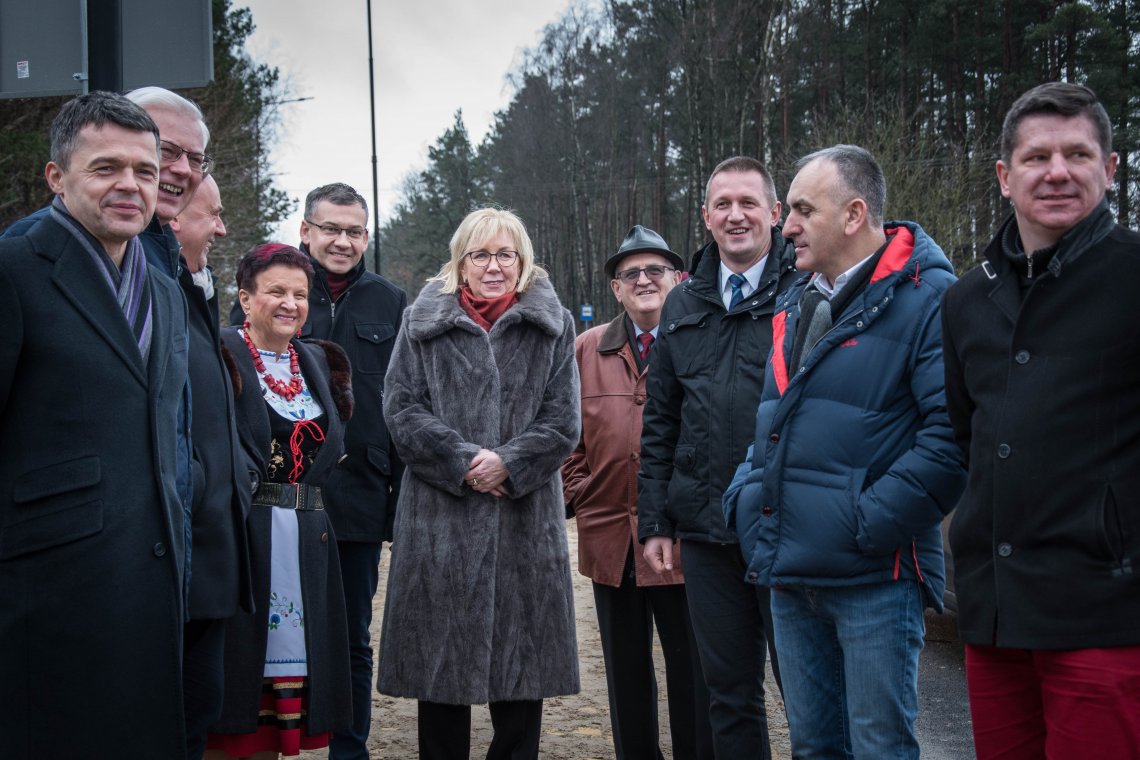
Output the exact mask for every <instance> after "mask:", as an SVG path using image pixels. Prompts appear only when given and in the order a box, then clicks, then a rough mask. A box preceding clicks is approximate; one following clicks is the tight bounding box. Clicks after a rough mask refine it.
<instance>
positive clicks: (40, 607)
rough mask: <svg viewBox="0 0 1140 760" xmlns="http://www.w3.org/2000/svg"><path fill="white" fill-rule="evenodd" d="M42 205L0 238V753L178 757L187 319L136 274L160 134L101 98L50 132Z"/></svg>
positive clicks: (156, 285) (161, 289) (143, 117)
mask: <svg viewBox="0 0 1140 760" xmlns="http://www.w3.org/2000/svg"><path fill="white" fill-rule="evenodd" d="M51 156H52V160H51V161H50V162H49V163H48V165H47V168H46V169H45V175H46V178H47V181H48V184H49V186H50V187H51V188H52V190H53V191H54V192H55V193H56V199H55V201H54V202H53V204H52V207H51V209H50V211H49V213H48V214H47V215H46V216H45V218H43V219H42V220H40V221H39V222H38V223H36V224H35V225H33V226H32V227H31V228H30V229H29V230H28V231H27V233H26V235H24V236H23V237H18V238H14V239H9V240H4V241H0V320H2V321H3V324H4V326H5V327H4V331H3V337H0V454H2V455H0V478H2V479H3V482H4V483H5V484H6V487H5V488H4V489H3V491H2V493H0V641H2V642H3V646H0V684H3V686H2V687H0V756H2V757H13V758H55V757H130V758H140V759H141V758H157V757H163V758H173V757H179V756H181V755H182V754H183V753H184V752H185V738H184V734H183V716H182V701H181V675H180V665H181V654H182V653H181V647H180V644H181V635H182V611H183V596H182V583H183V563H184V559H185V557H184V535H185V530H186V525H185V516H184V513H183V508H182V505H181V503H180V499H179V494H178V492H177V489H176V486H175V476H176V469H177V465H176V458H177V450H176V446H177V444H176V441H177V438H176V427H177V420H178V411H179V403H180V399H181V393H182V390H183V386H184V384H185V379H186V372H187V369H186V362H187V341H186V313H185V306H184V305H183V302H182V300H181V297H180V295H179V294H178V291H177V288H176V287H175V286H174V284H173V283H171V282H170V280H169V279H168V278H165V277H161V276H159V275H157V274H156V273H154V272H152V271H150V269H149V268H148V263H147V260H146V256H145V254H144V252H143V251H142V246H141V243H140V242H139V239H138V234H139V233H140V232H141V231H142V230H143V228H144V227H145V226H146V224H147V222H148V221H149V220H150V218H151V217H152V216H153V214H154V209H155V204H156V198H157V195H158V185H159V158H158V129H157V127H156V126H155V124H154V122H153V121H152V120H151V118H150V117H149V116H147V114H146V112H145V111H143V110H142V109H140V108H139V107H138V106H136V105H134V104H133V103H131V102H130V101H128V100H126V99H124V98H122V97H121V96H118V95H112V94H110V93H101V92H97V93H92V94H90V95H84V96H81V97H79V98H76V99H74V100H72V101H70V102H68V103H67V104H65V105H64V107H63V108H62V109H61V111H60V114H59V115H58V116H57V117H56V120H55V122H54V123H53V125H52V148H51Z"/></svg>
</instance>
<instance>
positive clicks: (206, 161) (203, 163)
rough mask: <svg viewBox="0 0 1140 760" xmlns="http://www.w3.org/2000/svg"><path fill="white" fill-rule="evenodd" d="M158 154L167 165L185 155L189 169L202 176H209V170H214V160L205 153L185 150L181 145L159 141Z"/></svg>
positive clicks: (168, 141)
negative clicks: (196, 171)
mask: <svg viewBox="0 0 1140 760" xmlns="http://www.w3.org/2000/svg"><path fill="white" fill-rule="evenodd" d="M158 152H159V154H160V155H161V156H162V160H163V161H167V162H169V163H174V162H175V161H177V160H178V159H180V158H182V155H183V154H185V155H186V159H187V161H188V162H189V163H190V168H191V169H197V170H198V171H199V172H201V173H202V174H203V175H206V174H209V173H210V170H211V169H213V168H214V159H212V158H210V157H209V156H207V155H206V154H205V153H198V152H197V151H193V150H186V149H185V148H183V147H182V146H181V145H178V144H176V143H172V142H170V140H159V141H158Z"/></svg>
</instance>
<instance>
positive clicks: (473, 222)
mask: <svg viewBox="0 0 1140 760" xmlns="http://www.w3.org/2000/svg"><path fill="white" fill-rule="evenodd" d="M500 234H507V235H509V236H510V237H511V240H513V241H514V243H515V248H516V250H518V252H519V260H518V268H519V281H518V284H517V285H516V286H515V292H516V293H525V292H526V291H527V290H528V289H529V288H530V286H531V285H533V284H534V279H535V278H536V277H546V276H547V274H546V270H544V269H543V268H542V267H540V266H538V265H537V264H535V263H534V246H533V245H532V244H531V242H530V235H528V234H527V233H526V227H525V226H523V223H522V220H521V219H519V218H518V217H517V216H515V214H514V213H513V212H511V211H508V210H506V209H499V208H481V209H478V210H476V211H472V212H471V213H470V214H468V215H467V216H466V217H464V219H463V221H462V222H460V223H459V227H458V228H457V229H456V230H455V234H454V235H452V236H451V244H450V246H449V247H450V249H451V260H450V261H448V262H447V263H446V264H444V265H443V266H442V267H440V270H439V272H437V273H436V274H435V276H434V277H429V278H428V282H442V283H443V287H442V288H441V289H440V290H441V291H442V292H444V293H455V292H457V291H458V290H459V287H460V286H461V285H462V284H463V282H462V274H461V272H460V270H461V269H462V268H463V267H462V263H463V257H464V256H466V255H467V254H468V253H470V252H471V251H472V250H473V248H474V247H476V246H478V245H480V244H482V243H486V242H487V241H488V240H490V239H491V238H494V237H497V236H499V235H500Z"/></svg>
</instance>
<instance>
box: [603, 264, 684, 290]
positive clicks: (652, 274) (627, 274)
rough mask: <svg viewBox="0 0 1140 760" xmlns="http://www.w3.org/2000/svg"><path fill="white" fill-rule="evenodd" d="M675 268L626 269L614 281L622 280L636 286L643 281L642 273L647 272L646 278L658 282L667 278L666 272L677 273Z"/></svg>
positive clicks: (661, 266) (656, 266) (651, 266)
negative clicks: (639, 281)
mask: <svg viewBox="0 0 1140 760" xmlns="http://www.w3.org/2000/svg"><path fill="white" fill-rule="evenodd" d="M676 271H677V270H676V269H674V268H673V267H667V266H665V265H664V264H650V265H649V266H647V267H641V268H640V269H625V270H623V271H621V272H618V273H617V274H615V275H614V279H616V280H621V281H622V282H624V283H625V284H626V285H634V284H636V283H637V281H638V280H640V279H641V273H642V272H645V276H646V277H648V278H649V279H650V280H652V281H653V282H657V281H658V280H660V279H661V278H662V277H664V276H665V273H666V272H676Z"/></svg>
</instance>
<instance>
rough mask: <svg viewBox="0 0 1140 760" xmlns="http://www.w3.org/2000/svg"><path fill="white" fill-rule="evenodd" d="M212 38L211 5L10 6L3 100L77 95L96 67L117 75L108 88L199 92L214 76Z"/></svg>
mask: <svg viewBox="0 0 1140 760" xmlns="http://www.w3.org/2000/svg"><path fill="white" fill-rule="evenodd" d="M89 16H90V18H91V21H92V22H93V23H91V24H90V25H89V24H88V17H89ZM89 35H90V38H89ZM212 36H213V25H212V22H211V17H210V0H35V2H7V0H5V2H4V3H3V4H0V98H29V97H39V96H45V95H73V94H78V93H80V92H82V91H83V80H84V79H85V78H87V77H88V76H89V75H90V73H91V72H92V70H93V69H94V70H95V71H96V73H99V72H107V71H110V72H113V75H111V78H110V79H109V80H107V81H96V82H95V86H97V87H101V88H102V89H116V90H124V91H125V90H132V89H134V88H136V87H142V86H144V85H158V86H160V87H166V88H169V89H172V90H174V89H182V88H187V87H201V86H203V85H205V84H208V83H209V82H211V81H212V80H213V78H214V77H213V72H214V53H213V47H212ZM116 38H117V39H116ZM89 49H91V50H92V51H97V52H96V53H94V54H97V55H99V56H100V60H98V61H92V66H88V65H87V55H88V50H89ZM105 56H114V57H115V59H114V60H107V59H106V58H105ZM106 64H111V65H109V66H108V65H106ZM92 78H93V79H96V80H98V77H97V76H96V77H92Z"/></svg>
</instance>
